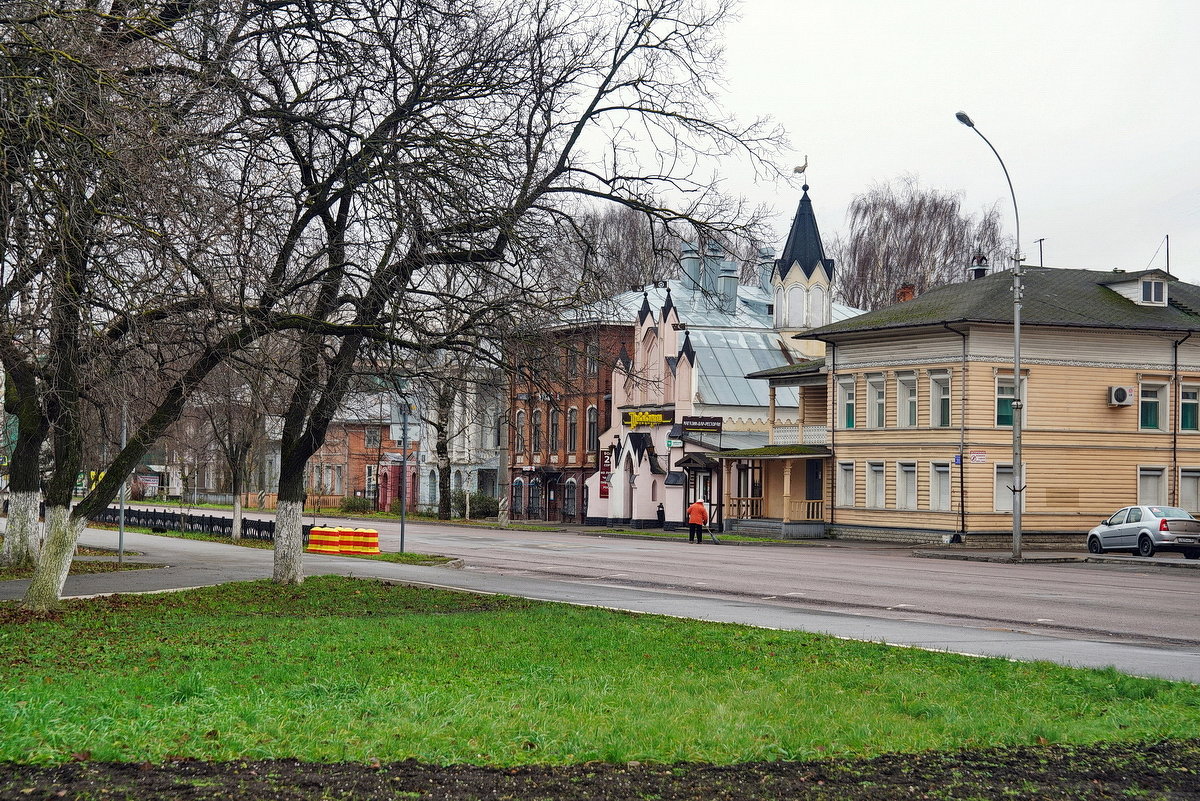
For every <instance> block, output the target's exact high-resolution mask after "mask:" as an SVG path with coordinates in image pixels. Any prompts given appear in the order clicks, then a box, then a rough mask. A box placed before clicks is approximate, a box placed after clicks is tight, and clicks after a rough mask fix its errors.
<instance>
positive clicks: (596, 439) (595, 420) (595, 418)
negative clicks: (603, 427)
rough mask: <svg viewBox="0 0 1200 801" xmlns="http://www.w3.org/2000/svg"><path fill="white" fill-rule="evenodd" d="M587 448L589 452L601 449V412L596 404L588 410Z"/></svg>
mask: <svg viewBox="0 0 1200 801" xmlns="http://www.w3.org/2000/svg"><path fill="white" fill-rule="evenodd" d="M587 449H588V453H595V452H596V451H598V450H600V413H599V412H597V411H596V407H595V406H589V407H588V410H587Z"/></svg>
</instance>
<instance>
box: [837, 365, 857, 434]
mask: <svg viewBox="0 0 1200 801" xmlns="http://www.w3.org/2000/svg"><path fill="white" fill-rule="evenodd" d="M838 425H839V426H840V427H842V428H854V378H852V377H851V378H842V379H839V380H838Z"/></svg>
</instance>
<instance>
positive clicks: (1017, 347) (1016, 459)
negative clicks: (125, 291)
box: [954, 111, 1025, 559]
mask: <svg viewBox="0 0 1200 801" xmlns="http://www.w3.org/2000/svg"><path fill="white" fill-rule="evenodd" d="M954 116H955V118H956V119H957V120H958V121H959V122H961V123H962V124H963V125H965V126H967V127H968V128H970V129H971V130H972V131H974V132H975V133H977V134H979V138H980V139H982V140H983V141H984V142H985V143H987V146H988V147H989V148H991V150H992V152H993V153H995V154H996V160H997V161H999V162H1000V169H1002V170H1004V180H1006V181H1008V193H1009V194H1010V195H1011V196H1012V203H1013V219H1014V220H1015V221H1016V226H1017V242H1016V245H1015V247H1014V248H1013V289H1012V294H1013V404H1012V407H1013V421H1012V459H1013V468H1012V471H1013V472H1012V474H1013V485H1012V493H1013V499H1012V505H1013V508H1012V555H1013V559H1020V558H1021V506H1022V505H1023V504H1022V499H1023V498H1024V497H1025V496H1024V493H1025V485H1024V478H1025V471H1024V469H1022V464H1021V417H1022V415H1023V414H1024V407H1025V403H1024V401H1023V400H1022V398H1024V397H1025V393H1024V392H1023V391H1022V385H1023V384H1024V381H1023V380H1022V378H1021V213H1020V212H1019V211H1018V210H1017V193H1016V192H1014V191H1013V185H1012V178H1009V177H1008V167H1006V166H1004V159H1002V158H1000V154H999V153H998V152H997V151H996V148H995V147H993V146H992V143H991V142H989V141H988V138H987V137H986V136H984V135H983V134H982V133H980V132H979V129H978V128H976V127H975V123H974V122H972V121H971V118H970V117H968V116H967V114H966V112H965V111H960V112H958V113H957V114H955V115H954Z"/></svg>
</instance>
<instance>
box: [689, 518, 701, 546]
mask: <svg viewBox="0 0 1200 801" xmlns="http://www.w3.org/2000/svg"><path fill="white" fill-rule="evenodd" d="M693 540H694V541H696V542H697V543H700V542H704V524H703V523H688V542H692V541H693Z"/></svg>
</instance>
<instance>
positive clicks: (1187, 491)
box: [1179, 467, 1200, 515]
mask: <svg viewBox="0 0 1200 801" xmlns="http://www.w3.org/2000/svg"><path fill="white" fill-rule="evenodd" d="M1179 506H1181V507H1183V508H1184V509H1187V510H1188V511H1189V512H1191V513H1192V514H1193V515H1195V514H1200V467H1181V468H1180V469H1179Z"/></svg>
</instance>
